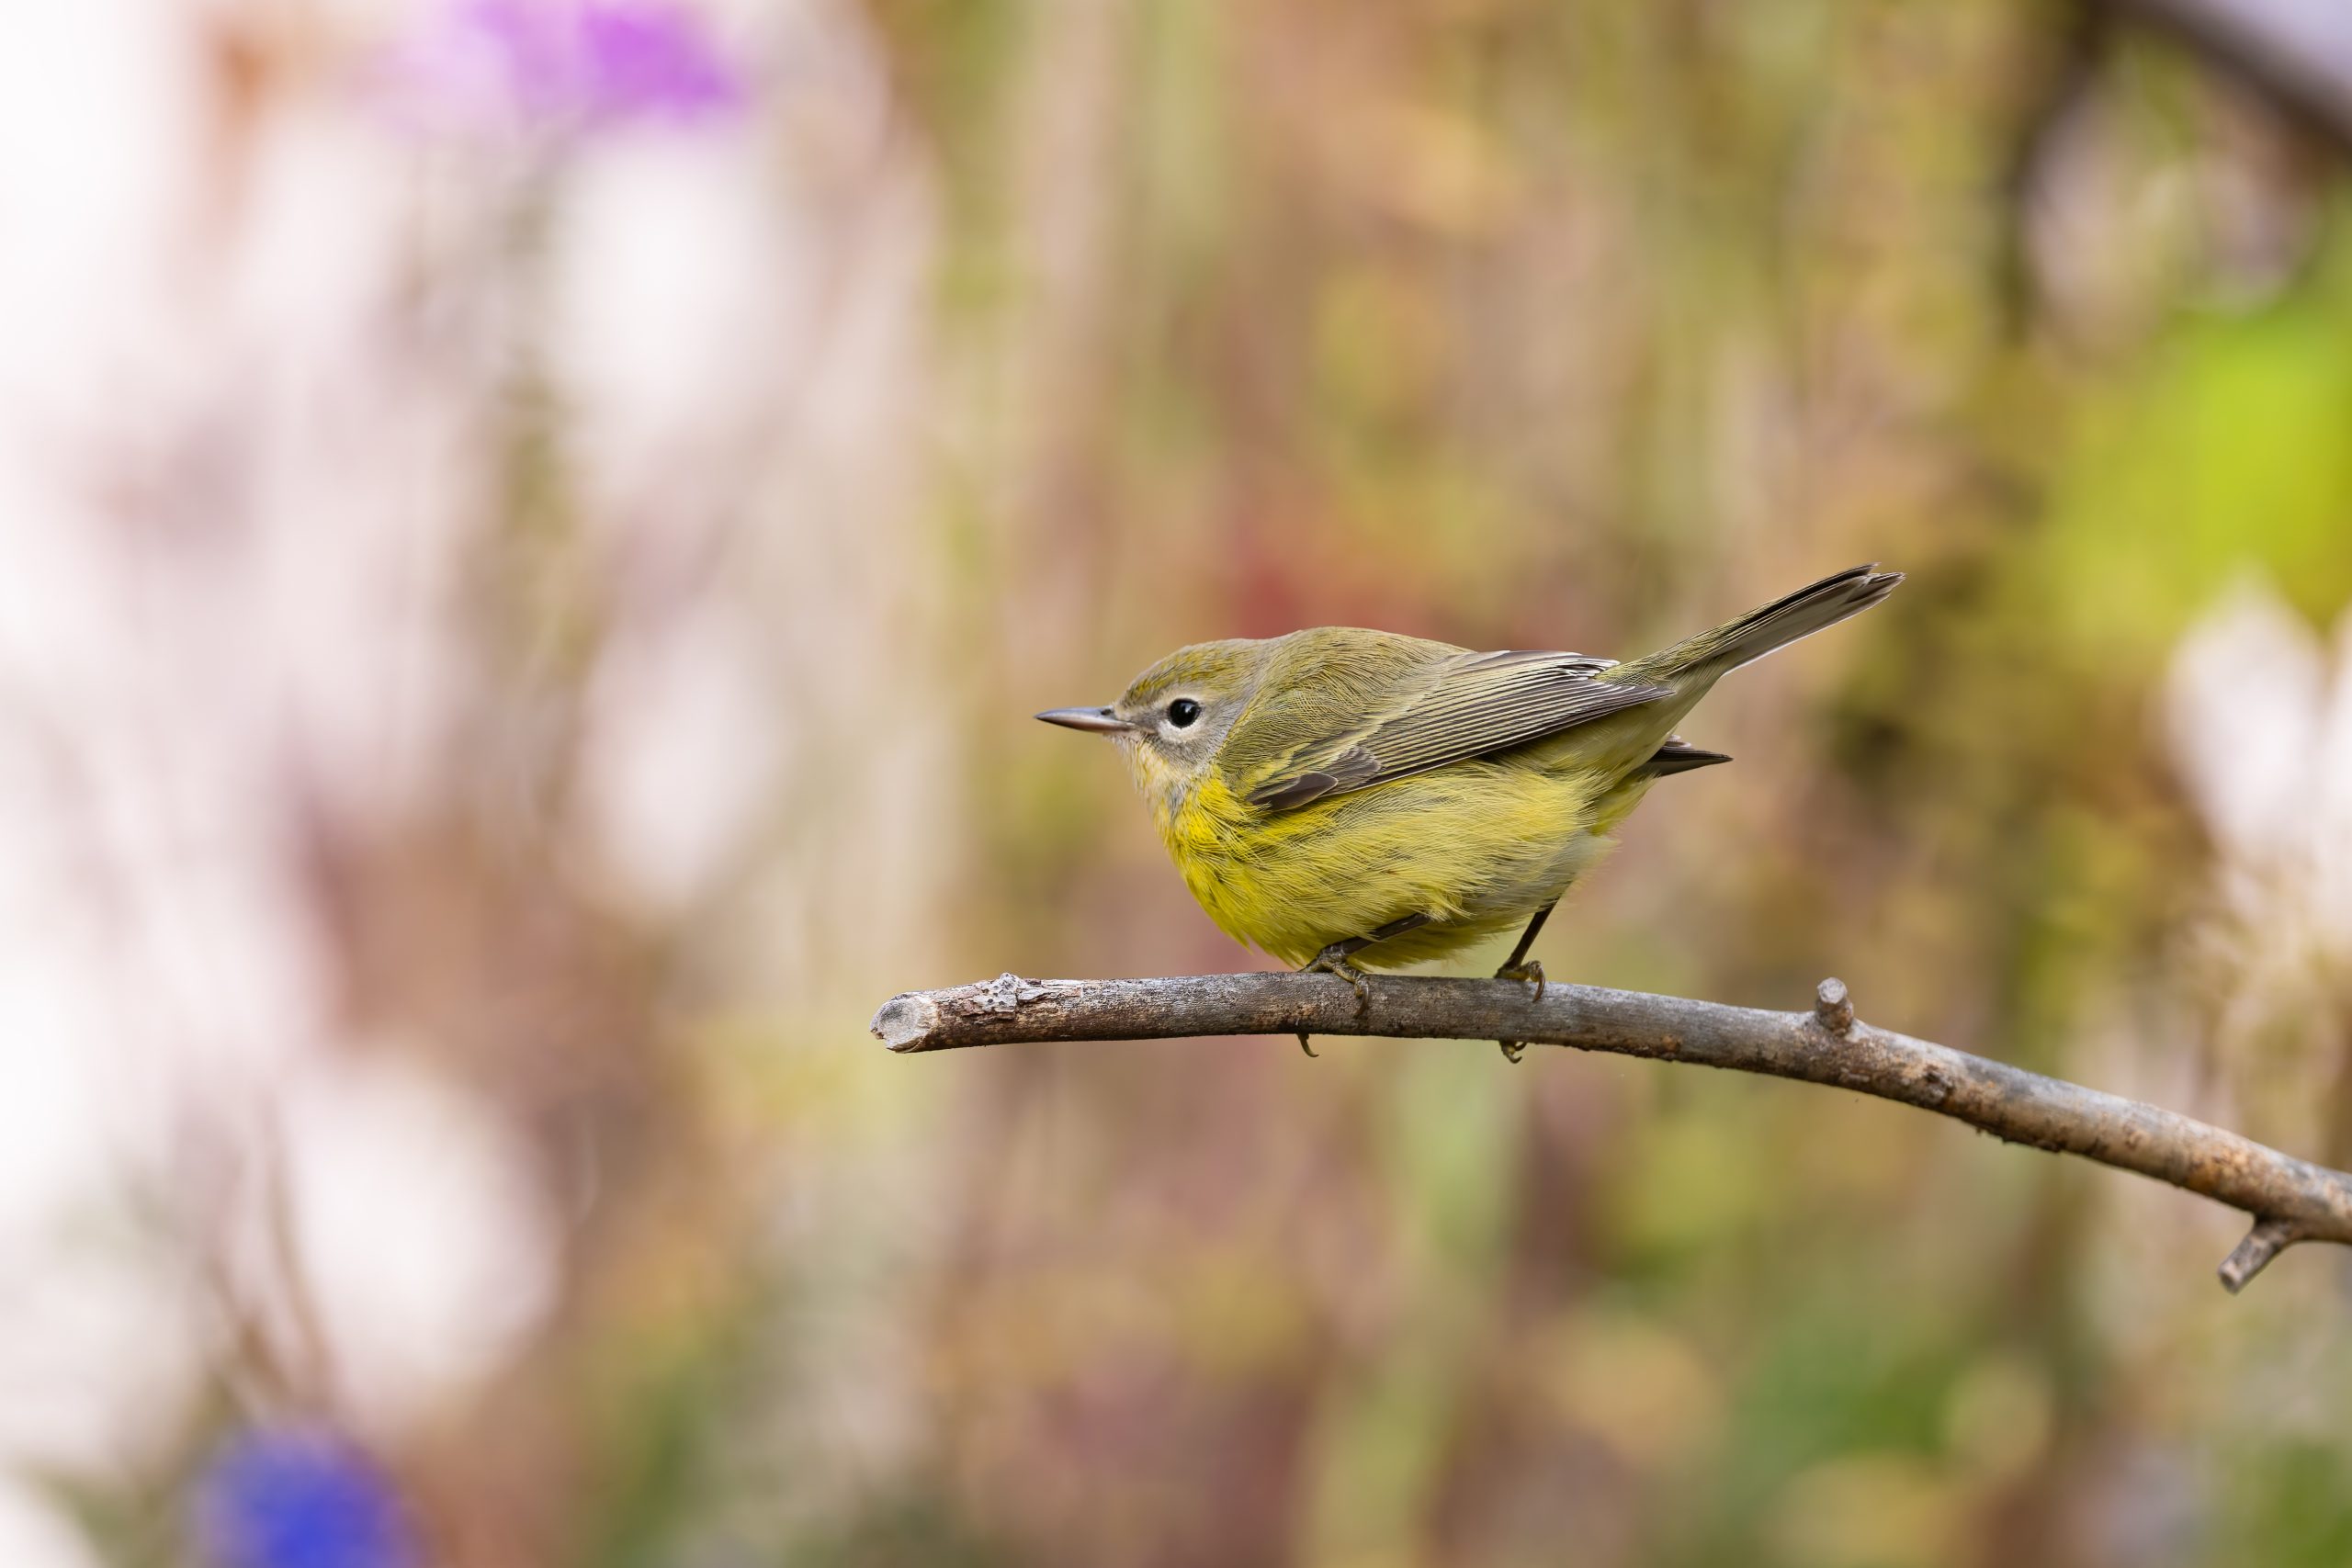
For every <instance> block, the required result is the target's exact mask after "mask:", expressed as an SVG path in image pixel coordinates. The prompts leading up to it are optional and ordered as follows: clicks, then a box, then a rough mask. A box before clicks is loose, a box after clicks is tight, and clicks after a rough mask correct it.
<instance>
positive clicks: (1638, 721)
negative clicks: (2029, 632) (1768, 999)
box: [1038, 564, 1903, 1062]
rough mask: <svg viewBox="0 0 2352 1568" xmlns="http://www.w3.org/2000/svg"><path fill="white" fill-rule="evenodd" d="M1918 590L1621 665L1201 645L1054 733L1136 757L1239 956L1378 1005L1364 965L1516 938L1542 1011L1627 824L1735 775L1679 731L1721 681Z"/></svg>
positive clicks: (1371, 638)
mask: <svg viewBox="0 0 2352 1568" xmlns="http://www.w3.org/2000/svg"><path fill="white" fill-rule="evenodd" d="M1901 581H1903V574H1902V573H1901V572H1898V571H1881V570H1878V568H1877V566H1876V565H1875V564H1872V565H1869V566H1858V567H1853V568H1851V569H1849V570H1845V571H1841V572H1838V574H1837V575H1835V576H1833V577H1826V578H1823V579H1822V580H1821V581H1818V582H1815V583H1813V584H1811V585H1810V586H1808V587H1804V588H1800V589H1798V590H1797V591H1796V592H1793V593H1791V594H1789V595H1788V596H1787V597H1785V598H1782V599H1776V600H1774V601H1773V602H1772V603H1771V604H1766V605H1764V606H1763V607H1761V608H1760V609H1756V610H1751V611H1749V612H1748V613H1747V615H1742V616H1740V617H1739V618H1738V619H1737V620H1734V621H1728V622H1726V623H1724V625H1722V626H1717V627H1715V628H1714V629H1713V631H1705V632H1701V633H1700V634H1699V635H1698V636H1696V637H1686V638H1685V639H1683V640H1682V641H1680V642H1678V643H1676V644H1674V645H1673V646H1672V647H1670V648H1666V649H1660V650H1658V651H1657V652H1656V653H1653V654H1650V655H1648V656H1647V657H1646V658H1642V659H1636V660H1632V661H1630V662H1628V663H1623V664H1621V663H1618V662H1616V661H1615V660H1608V659H1595V658H1591V657H1589V656H1588V655H1585V654H1581V653H1555V652H1534V651H1528V650H1523V649H1510V650H1506V651H1502V652H1495V653H1479V652H1474V651H1472V650H1470V649H1462V648H1456V647H1453V645H1452V644H1450V643H1442V642H1430V641H1425V640H1423V639H1422V638H1419V637H1400V636H1397V635H1396V634H1394V633H1391V632H1381V631H1368V630H1365V629H1363V628H1361V627H1356V626H1317V627H1315V628H1313V629H1311V630H1307V631H1298V632H1293V633H1291V634H1290V635H1289V636H1287V637H1269V638H1264V639H1256V640H1252V639H1244V638H1233V639H1227V640H1225V641H1220V642H1204V643H1198V644H1195V645H1193V647H1190V648H1181V649H1177V650H1176V651H1175V652H1173V653H1171V654H1170V655H1169V656H1168V657H1167V658H1165V659H1162V660H1159V662H1158V663H1157V664H1154V665H1153V666H1152V667H1151V668H1150V669H1148V670H1146V671H1144V672H1143V673H1142V674H1141V675H1138V676H1137V677H1136V680H1135V682H1134V683H1133V684H1132V685H1130V686H1129V687H1128V688H1127V689H1126V691H1125V693H1123V694H1121V695H1120V697H1119V700H1118V701H1116V702H1114V703H1113V704H1111V705H1109V706H1108V707H1076V708H1055V709H1052V710H1051V711H1049V712H1046V713H1041V714H1039V715H1038V717H1039V718H1041V719H1044V720H1045V721H1046V723H1048V724H1058V725H1064V726H1067V727H1069V728H1072V729H1084V730H1092V731H1094V732H1096V733H1099V734H1102V735H1106V736H1108V737H1110V738H1111V739H1113V740H1114V741H1116V742H1117V743H1118V746H1119V749H1120V750H1121V751H1123V752H1125V756H1126V761H1127V767H1128V769H1129V771H1130V772H1131V773H1133V774H1134V776H1135V782H1136V787H1137V788H1138V789H1139V790H1141V792H1142V793H1143V796H1144V798H1145V800H1146V801H1148V803H1149V805H1150V807H1151V815H1152V820H1153V822H1154V823H1155V824H1157V826H1158V827H1159V836H1160V839H1161V840H1162V841H1163V842H1165V843H1166V844H1167V846H1168V852H1169V854H1170V856H1171V857H1172V858H1173V859H1174V861H1175V863H1176V868H1177V870H1178V871H1180V872H1181V873H1182V874H1183V877H1184V883H1185V886H1188V887H1190V888H1191V889H1192V892H1193V897H1195V898H1197V899H1199V900H1200V904H1201V908H1204V909H1205V910H1206V911H1207V912H1208V916H1209V918H1210V919H1213V920H1215V921H1216V923H1217V925H1218V926H1220V927H1222V928H1223V929H1224V930H1225V931H1227V933H1228V934H1230V935H1231V936H1233V937H1234V938H1235V939H1236V940H1238V941H1239V942H1244V943H1250V942H1255V943H1256V944H1257V945H1258V946H1260V947H1261V948H1263V949H1264V950H1265V951H1266V952H1268V953H1272V954H1273V955H1274V956H1275V957H1276V958H1279V959H1281V960H1283V962H1284V963H1286V964H1295V965H1298V966H1300V967H1302V968H1305V969H1321V970H1328V971H1329V972H1330V973H1332V974H1336V975H1339V976H1341V977H1342V978H1344V979H1347V980H1348V981H1349V982H1350V983H1351V984H1353V985H1354V986H1355V987H1356V988H1357V991H1358V994H1359V995H1362V994H1363V993H1364V990H1365V987H1364V979H1363V971H1362V969H1361V967H1359V966H1360V965H1372V966H1374V967H1378V968H1384V969H1385V968H1394V967H1397V966H1400V965H1404V964H1418V963H1421V962H1424V961H1427V960H1430V959H1435V958H1442V957H1444V956H1445V955H1447V954H1449V953H1455V952H1458V951H1460V950H1461V949H1463V948H1464V947H1468V946H1470V945H1471V944H1473V943H1475V942H1481V941H1483V940H1486V939H1487V938H1489V937H1493V936H1497V935H1499V934H1501V933H1502V932H1504V931H1510V930H1511V929H1512V928H1513V927H1520V928H1521V931H1520V937H1519V942H1518V944H1517V945H1516V946H1515V947H1514V948H1513V949H1512V950H1511V953H1510V958H1509V959H1508V960H1507V961H1506V962H1505V963H1504V964H1503V966H1502V967H1501V968H1500V969H1498V970H1497V971H1496V972H1495V973H1496V976H1497V977H1498V978H1501V979H1515V980H1521V981H1528V982H1532V984H1533V985H1534V986H1535V987H1536V994H1537V995H1538V996H1541V995H1542V994H1543V985H1544V967H1543V965H1542V964H1540V963H1536V962H1532V961H1531V960H1530V959H1529V958H1528V950H1529V949H1530V948H1531V947H1532V945H1533V944H1534V942H1535V936H1536V933H1537V932H1538V931H1542V930H1543V929H1544V920H1545V919H1546V918H1548V917H1549V916H1550V914H1551V913H1552V909H1553V907H1554V906H1555V905H1556V904H1557V903H1558V902H1559V900H1560V897H1561V895H1562V894H1563V893H1565V892H1566V890H1567V888H1568V886H1569V885H1570V884H1571V883H1573V882H1575V881H1576V879H1577V877H1578V876H1580V875H1581V874H1584V872H1585V871H1586V870H1588V869H1589V868H1590V867H1591V866H1592V864H1593V863H1595V862H1596V861H1598V860H1599V859H1600V856H1601V855H1602V854H1603V853H1604V852H1606V850H1607V849H1608V847H1609V845H1610V843H1611V835H1612V833H1613V832H1614V830H1615V829H1616V828H1617V827H1618V825H1619V824H1620V823H1622V822H1623V820H1624V819H1625V817H1626V814H1627V813H1629V812H1631V811H1632V810H1633V809H1634V807H1635V806H1636V805H1638V804H1639V803H1640V802H1641V799H1642V796H1643V795H1645V794H1646V793H1648V790H1649V787H1650V785H1651V784H1655V783H1657V781H1658V780H1659V779H1662V778H1665V777H1667V776H1668V774H1672V773H1687V772H1689V771H1691V769H1694V768H1705V767H1712V766H1713V765H1714V764H1715V763H1718V762H1727V761H1731V759H1730V758H1729V757H1727V756H1725V755H1724V754H1723V753H1722V752H1720V751H1708V750H1701V749H1700V748H1698V747H1695V746H1692V745H1691V744H1690V743H1688V742H1687V741H1685V740H1684V739H1682V738H1681V737H1680V736H1679V735H1678V734H1677V733H1675V729H1676V727H1677V726H1678V725H1679V723H1680V722H1681V721H1682V718H1683V716H1685V715H1686V714H1688V713H1689V712H1690V711H1691V707H1692V706H1693V705H1695V704H1696V703H1697V702H1698V701H1699V699H1700V698H1702V697H1703V696H1705V695H1706V694H1707V692H1708V691H1709V689H1710V688H1712V687H1713V685H1714V683H1715V682H1716V681H1717V680H1718V679H1719V678H1720V677H1721V676H1722V675H1723V674H1724V672H1725V671H1730V670H1735V669H1736V668H1738V667H1739V666H1740V665H1743V664H1747V663H1749V662H1751V661H1752V660H1758V659H1761V658H1762V657H1764V655H1766V654H1768V653H1770V652H1771V651H1772V650H1773V649H1779V648H1785V647H1787V646H1788V645H1789V644H1790V643H1792V642H1794V641H1796V640H1797V639H1798V638H1799V637H1807V636H1810V635H1811V634H1813V633H1815V632H1817V631H1820V630H1821V629H1822V628H1823V627H1825V626H1835V625H1836V624H1837V623H1838V622H1839V621H1842V620H1844V619H1846V618H1847V617H1848V616H1849V615H1859V614H1860V613H1861V612H1862V611H1864V610H1867V609H1869V608H1870V607H1871V605H1873V604H1877V603H1878V602H1879V601H1880V600H1882V599H1883V598H1885V597H1886V596H1887V594H1889V593H1891V592H1894V586H1895V584H1897V583H1899V582H1901ZM1299 1043H1300V1044H1301V1045H1302V1046H1305V1045H1306V1036H1305V1035H1304V1034H1302V1035H1300V1036H1299ZM1502 1046H1503V1054H1504V1055H1506V1056H1508V1057H1509V1058H1510V1060H1512V1061H1514V1062H1516V1061H1517V1060H1519V1054H1520V1047H1519V1046H1518V1045H1517V1044H1516V1043H1514V1042H1510V1041H1505V1042H1502ZM1309 1054H1310V1055H1312V1050H1311V1048H1310V1050H1309Z"/></svg>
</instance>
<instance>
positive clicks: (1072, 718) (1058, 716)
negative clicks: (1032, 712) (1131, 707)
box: [1038, 708, 1135, 735]
mask: <svg viewBox="0 0 2352 1568" xmlns="http://www.w3.org/2000/svg"><path fill="white" fill-rule="evenodd" d="M1038 717H1039V718H1042V719H1044V720H1045V721H1046V723H1047V724H1058V725H1060V726H1061V727H1062V728H1065V729H1091V730H1093V731H1094V732H1095V733H1096V734H1098V735H1115V734H1117V733H1118V732H1119V731H1120V730H1122V729H1133V728H1135V726H1134V725H1132V724H1129V723H1128V722H1127V721H1126V720H1125V719H1124V718H1121V717H1120V716H1118V715H1117V714H1114V713H1113V712H1112V711H1111V710H1110V709H1109V708H1047V709H1046V711H1045V712H1044V713H1041V714H1039V715H1038Z"/></svg>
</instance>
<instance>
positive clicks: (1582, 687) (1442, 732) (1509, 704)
mask: <svg viewBox="0 0 2352 1568" xmlns="http://www.w3.org/2000/svg"><path fill="white" fill-rule="evenodd" d="M1613 667H1614V661H1613V660H1607V659H1593V658H1589V657H1588V656H1586V655H1584V654H1580V653H1549V652H1539V651H1534V650H1531V649H1508V650H1505V651H1502V652H1498V653H1476V654H1464V655H1463V656H1461V657H1460V658H1458V659H1454V660H1449V661H1448V662H1446V663H1445V664H1443V665H1442V666H1440V667H1438V668H1437V669H1436V670H1434V671H1431V673H1430V680H1429V682H1428V683H1427V685H1426V686H1424V687H1423V689H1422V690H1421V691H1420V692H1419V694H1416V695H1414V696H1413V697H1412V698H1411V699H1410V700H1409V701H1408V703H1407V704H1405V705H1403V706H1402V707H1400V708H1398V709H1397V711H1396V712H1395V713H1393V714H1390V715H1388V716H1385V717H1382V718H1378V719H1374V720H1371V721H1369V722H1367V723H1366V724H1364V725H1363V726H1361V727H1359V728H1353V729H1350V730H1347V731H1345V732H1343V733H1340V734H1338V735H1333V736H1329V737H1326V738H1324V739H1320V740H1317V741H1310V742H1309V743H1307V744H1306V745H1305V746H1302V747H1300V748H1298V749H1297V750H1295V751H1293V752H1292V753H1291V754H1290V755H1289V757H1288V758H1286V759H1285V760H1284V761H1283V763H1282V764H1281V765H1279V766H1278V767H1276V768H1275V770H1274V773H1273V776H1272V777H1271V778H1269V779H1268V780H1267V781H1266V783H1264V784H1261V785H1260V786H1259V787H1258V788H1256V789H1255V790H1253V791H1251V792H1250V797H1249V798H1250V804H1251V805H1253V806H1259V807H1264V808H1266V809H1267V810H1270V811H1290V810H1295V809H1296V808H1297V807H1302V806H1305V805H1307V804H1308V803H1310V802H1312V801H1317V800H1321V799H1324V798H1326V797H1327V796H1329V795H1343V794H1346V793H1347V792H1349V791H1351V790H1358V789H1369V788H1370V787H1372V786H1373V785H1374V784H1386V783H1387V782H1389V781H1390V780H1392V779H1401V778H1408V777H1410V776H1411V775H1412V774H1415V773H1428V772H1430V770H1432V769H1435V768H1442V767H1445V766H1447V765H1448V764H1449V763H1453V762H1459V761H1466V760H1468V759H1470V758H1473V757H1484V756H1487V755H1490V754H1492V753H1494V752H1498V751H1508V750H1512V749H1513V748H1515V747H1520V746H1525V745H1529V744H1531V743H1532V742H1534V741H1537V740H1541V739H1545V738H1546V737H1548V736H1553V735H1557V734H1558V733H1560V731H1562V730H1564V729H1573V728H1576V727H1577V725H1580V724H1589V723H1591V722H1592V721H1593V720H1594V719H1597V718H1605V717H1607V716H1609V715H1611V714H1613V713H1622V712H1623V711H1624V710H1625V709H1627V708H1632V707H1638V706H1640V705H1643V704H1644V703H1649V702H1655V701H1657V699H1658V698H1660V697H1667V696H1671V695H1673V694H1674V689H1673V688H1672V687H1670V686H1664V685H1654V684H1649V683H1646V682H1633V681H1604V680H1601V679H1600V678H1599V677H1600V675H1601V674H1602V673H1603V672H1604V671H1608V670H1610V669H1611V668H1613Z"/></svg>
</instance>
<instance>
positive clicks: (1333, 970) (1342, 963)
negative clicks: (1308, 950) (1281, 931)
mask: <svg viewBox="0 0 2352 1568" xmlns="http://www.w3.org/2000/svg"><path fill="white" fill-rule="evenodd" d="M1354 951H1355V949H1354V948H1353V947H1351V946H1350V945H1349V944H1348V943H1346V942H1333V943H1332V944H1331V945H1330V946H1329V947H1327V948H1325V949H1324V950H1323V951H1322V952H1320V953H1317V954H1316V955H1315V957H1314V959H1313V961H1312V962H1310V963H1309V964H1307V965H1306V967H1305V968H1303V969H1301V970H1300V971H1299V973H1300V974H1302V975H1313V974H1316V973H1317V972H1318V971H1319V972H1321V973H1323V974H1325V975H1337V976H1339V977H1340V979H1342V980H1345V981H1346V982H1347V983H1348V984H1349V985H1351V986H1353V987H1355V988H1356V1005H1357V1006H1358V1007H1370V1006H1371V1005H1372V976H1369V975H1367V974H1365V973H1364V972H1363V969H1362V968H1360V967H1358V965H1357V964H1356V962H1355V960H1354V959H1352V958H1351V957H1350V956H1349V954H1350V953H1353V952H1354Z"/></svg>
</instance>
